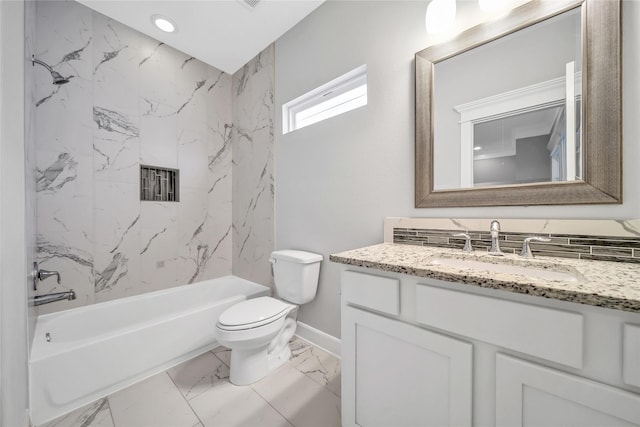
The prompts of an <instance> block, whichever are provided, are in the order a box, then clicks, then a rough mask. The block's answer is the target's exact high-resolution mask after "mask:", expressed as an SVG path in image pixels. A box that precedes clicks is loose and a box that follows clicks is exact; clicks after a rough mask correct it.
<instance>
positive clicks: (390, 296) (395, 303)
mask: <svg viewBox="0 0 640 427" xmlns="http://www.w3.org/2000/svg"><path fill="white" fill-rule="evenodd" d="M342 298H343V300H344V302H345V303H348V304H352V305H357V306H360V307H365V308H370V309H372V310H376V311H381V312H383V313H387V314H392V315H394V316H397V315H399V314H400V281H399V280H398V279H392V278H389V277H381V276H374V275H372V274H364V273H357V272H355V271H343V272H342Z"/></svg>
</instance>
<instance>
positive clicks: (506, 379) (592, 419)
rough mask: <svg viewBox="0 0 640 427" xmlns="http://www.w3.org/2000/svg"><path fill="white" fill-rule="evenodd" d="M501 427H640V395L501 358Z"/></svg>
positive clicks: (498, 360)
mask: <svg viewBox="0 0 640 427" xmlns="http://www.w3.org/2000/svg"><path fill="white" fill-rule="evenodd" d="M496 426H498V427H501V426H505V427H507V426H508V427H516V426H536V427H544V426H549V427H552V426H554V427H555V426H576V427H588V426H593V427H601V426H607V427H615V426H640V395H637V394H634V393H630V392H627V391H624V390H620V389H617V388H614V387H611V386H608V385H605V384H601V383H598V382H595V381H591V380H587V379H584V378H581V377H577V376H575V375H571V374H568V373H564V372H561V371H557V370H555V369H551V368H547V367H543V366H540V365H536V364H534V363H530V362H525V361H523V360H519V359H516V358H513V357H510V356H506V355H503V354H498V355H497V356H496Z"/></svg>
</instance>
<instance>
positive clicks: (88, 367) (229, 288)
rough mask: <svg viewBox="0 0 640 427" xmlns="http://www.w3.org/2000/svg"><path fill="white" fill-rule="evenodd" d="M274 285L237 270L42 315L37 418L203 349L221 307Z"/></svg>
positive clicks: (34, 358) (36, 356) (34, 371)
mask: <svg viewBox="0 0 640 427" xmlns="http://www.w3.org/2000/svg"><path fill="white" fill-rule="evenodd" d="M269 293H270V291H269V288H267V287H266V286H262V285H258V284H256V283H253V282H249V281H247V280H244V279H240V278H239V277H235V276H227V277H222V278H219V279H212V280H207V281H203V282H199V283H194V284H192V285H188V286H179V287H176V288H171V289H167V290H163V291H158V292H152V293H148V294H143V295H137V296H133V297H128V298H122V299H119V300H114V301H109V302H104V303H100V304H93V305H89V306H85V307H79V308H74V309H70V310H66V311H62V312H58V313H52V314H46V315H43V316H39V317H38V319H37V322H36V328H35V337H34V342H33V346H32V349H31V355H30V360H29V368H30V398H31V404H30V406H31V422H32V423H33V424H34V425H39V424H42V423H44V422H47V421H49V420H51V419H53V418H55V417H57V416H59V415H62V414H64V413H67V412H69V411H72V410H74V409H77V408H79V407H81V406H83V405H85V404H87V403H89V402H92V401H94V400H96V399H99V398H101V397H104V396H106V395H108V394H111V393H113V392H115V391H117V390H120V389H122V388H125V387H127V386H129V385H131V384H133V383H135V382H137V381H140V380H143V379H145V378H148V377H150V376H152V375H154V374H156V373H158V372H162V371H164V370H166V369H168V368H170V367H172V366H175V365H177V364H179V363H181V362H184V361H186V360H188V359H190V358H192V357H195V356H197V355H199V354H202V353H204V352H206V351H208V350H210V349H212V348H215V347H216V346H217V345H218V343H217V342H216V339H215V335H214V333H215V324H216V322H217V320H218V317H219V316H220V314H221V313H222V312H223V311H224V310H225V309H227V308H228V307H230V306H231V305H233V304H236V303H237V302H239V301H243V300H245V299H247V298H255V297H258V296H264V295H269Z"/></svg>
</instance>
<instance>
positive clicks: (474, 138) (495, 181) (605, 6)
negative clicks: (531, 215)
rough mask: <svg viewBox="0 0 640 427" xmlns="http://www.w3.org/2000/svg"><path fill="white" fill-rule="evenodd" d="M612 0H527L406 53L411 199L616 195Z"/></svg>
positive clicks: (477, 201) (505, 201)
mask: <svg viewBox="0 0 640 427" xmlns="http://www.w3.org/2000/svg"><path fill="white" fill-rule="evenodd" d="M620 20H621V17H620V1H619V0H555V1H552V2H550V1H539V0H534V1H531V2H529V3H526V4H524V5H523V6H520V7H518V8H517V9H514V10H513V11H512V12H511V13H510V14H509V15H508V16H506V17H505V18H503V19H501V20H499V21H496V22H493V23H488V24H481V25H478V26H476V27H473V28H471V29H469V30H467V31H465V32H464V33H462V34H460V35H459V36H458V37H456V38H455V39H454V40H452V41H449V42H446V43H443V44H439V45H434V46H432V47H429V48H427V49H425V50H423V51H420V52H418V53H417V54H416V193H415V197H416V207H447V206H500V205H532V204H540V205H548V204H578V203H585V204H586V203H621V195H622V178H621V123H620V118H621V103H620V85H621V79H620V64H621V57H620V35H621V33H620Z"/></svg>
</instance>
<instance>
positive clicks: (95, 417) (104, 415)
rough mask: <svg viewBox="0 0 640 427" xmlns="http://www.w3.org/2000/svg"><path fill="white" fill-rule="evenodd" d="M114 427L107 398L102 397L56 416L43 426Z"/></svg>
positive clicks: (42, 425) (42, 426)
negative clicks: (65, 413)
mask: <svg viewBox="0 0 640 427" xmlns="http://www.w3.org/2000/svg"><path fill="white" fill-rule="evenodd" d="M78 426H80V427H89V426H91V427H114V424H113V419H112V418H111V410H110V409H109V401H108V400H107V398H106V397H105V398H103V399H100V400H98V401H95V402H93V403H90V404H88V405H86V406H83V407H82V408H80V409H76V410H75V411H73V412H69V413H68V414H67V415H63V416H61V417H58V418H56V419H55V420H53V421H49V422H48V423H45V424H41V427H78Z"/></svg>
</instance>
